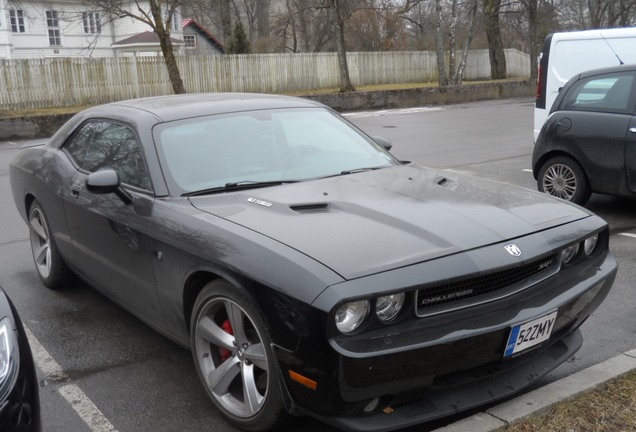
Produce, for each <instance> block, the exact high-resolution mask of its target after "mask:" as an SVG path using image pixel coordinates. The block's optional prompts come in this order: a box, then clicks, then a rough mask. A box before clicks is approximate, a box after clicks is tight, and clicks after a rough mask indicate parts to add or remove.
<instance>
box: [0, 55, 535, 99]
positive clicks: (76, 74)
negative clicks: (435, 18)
mask: <svg viewBox="0 0 636 432" xmlns="http://www.w3.org/2000/svg"><path fill="white" fill-rule="evenodd" d="M506 60H507V62H508V75H509V76H529V75H530V57H529V56H528V54H525V53H522V52H520V51H517V50H513V49H510V50H506ZM177 62H178V65H179V70H180V71H181V75H182V78H183V80H184V83H185V87H186V89H187V91H188V92H189V93H207V92H257V93H281V92H290V91H303V90H315V89H321V88H331V87H338V86H339V80H340V74H339V70H338V58H337V56H336V54H335V53H305V54H249V55H218V56H196V57H195V56H183V57H178V58H177ZM347 62H348V65H349V72H350V76H351V80H352V82H353V84H354V86H361V85H372V84H403V83H423V82H433V81H436V80H437V63H436V56H435V53H434V52H429V51H391V52H356V53H348V54H347ZM488 78H490V63H489V60H488V51H487V50H474V51H471V52H470V54H469V56H468V62H467V65H466V69H465V73H464V79H466V80H475V79H488ZM171 93H172V87H171V85H170V81H169V79H168V73H167V70H166V67H165V65H164V63H163V58H161V57H124V58H96V59H92V58H64V59H29V60H0V110H11V109H28V108H47V107H60V106H75V105H95V104H101V103H107V102H113V101H118V100H124V99H131V98H139V97H148V96H159V95H166V94H171Z"/></svg>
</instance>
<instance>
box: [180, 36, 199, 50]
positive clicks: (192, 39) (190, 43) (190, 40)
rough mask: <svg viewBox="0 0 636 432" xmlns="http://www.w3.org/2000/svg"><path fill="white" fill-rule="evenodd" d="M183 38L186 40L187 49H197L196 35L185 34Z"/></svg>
mask: <svg viewBox="0 0 636 432" xmlns="http://www.w3.org/2000/svg"><path fill="white" fill-rule="evenodd" d="M183 40H184V41H185V47H186V49H195V48H196V47H197V36H196V35H183Z"/></svg>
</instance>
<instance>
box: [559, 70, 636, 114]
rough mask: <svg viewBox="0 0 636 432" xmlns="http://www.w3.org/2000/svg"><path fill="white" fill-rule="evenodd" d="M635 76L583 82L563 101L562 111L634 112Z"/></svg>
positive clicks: (591, 79)
mask: <svg viewBox="0 0 636 432" xmlns="http://www.w3.org/2000/svg"><path fill="white" fill-rule="evenodd" d="M633 84H634V76H633V75H609V76H608V75H604V76H601V77H593V78H589V79H586V80H582V81H581V82H580V83H578V84H577V85H576V86H574V87H572V89H571V90H570V91H569V94H568V95H567V96H566V97H565V98H564V99H563V102H562V103H561V109H568V110H579V111H603V112H618V113H624V112H627V111H630V112H633V108H634V107H633V104H634V103H633V99H632V98H631V97H630V96H631V95H632V86H633Z"/></svg>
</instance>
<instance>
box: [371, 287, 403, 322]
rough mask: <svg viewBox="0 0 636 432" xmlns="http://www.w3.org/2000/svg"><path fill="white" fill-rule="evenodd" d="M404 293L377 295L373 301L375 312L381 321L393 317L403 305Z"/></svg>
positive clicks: (386, 320)
mask: <svg viewBox="0 0 636 432" xmlns="http://www.w3.org/2000/svg"><path fill="white" fill-rule="evenodd" d="M404 298H405V296H404V293H400V294H391V295H388V296H383V297H378V298H377V300H376V301H375V314H376V315H377V316H378V319H379V320H380V321H382V322H389V321H391V320H392V319H394V318H395V317H396V316H398V314H399V313H400V311H401V310H402V306H404Z"/></svg>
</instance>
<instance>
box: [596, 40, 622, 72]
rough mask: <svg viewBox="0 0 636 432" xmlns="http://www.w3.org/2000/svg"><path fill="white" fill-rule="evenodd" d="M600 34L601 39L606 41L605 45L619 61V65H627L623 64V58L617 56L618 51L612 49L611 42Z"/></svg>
mask: <svg viewBox="0 0 636 432" xmlns="http://www.w3.org/2000/svg"><path fill="white" fill-rule="evenodd" d="M599 34H600V35H601V37H602V38H603V40H604V41H605V43H606V44H607V46H608V47H609V49H611V50H612V52H613V53H614V55H615V56H616V58H617V59H618V61H619V63H620V64H621V66H623V65H624V64H625V63H623V60H621V58H620V57H619V56H618V54H616V51H614V48H612V46H611V45H610V43H609V41H608V40H607V39H605V36H603V33H599Z"/></svg>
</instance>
